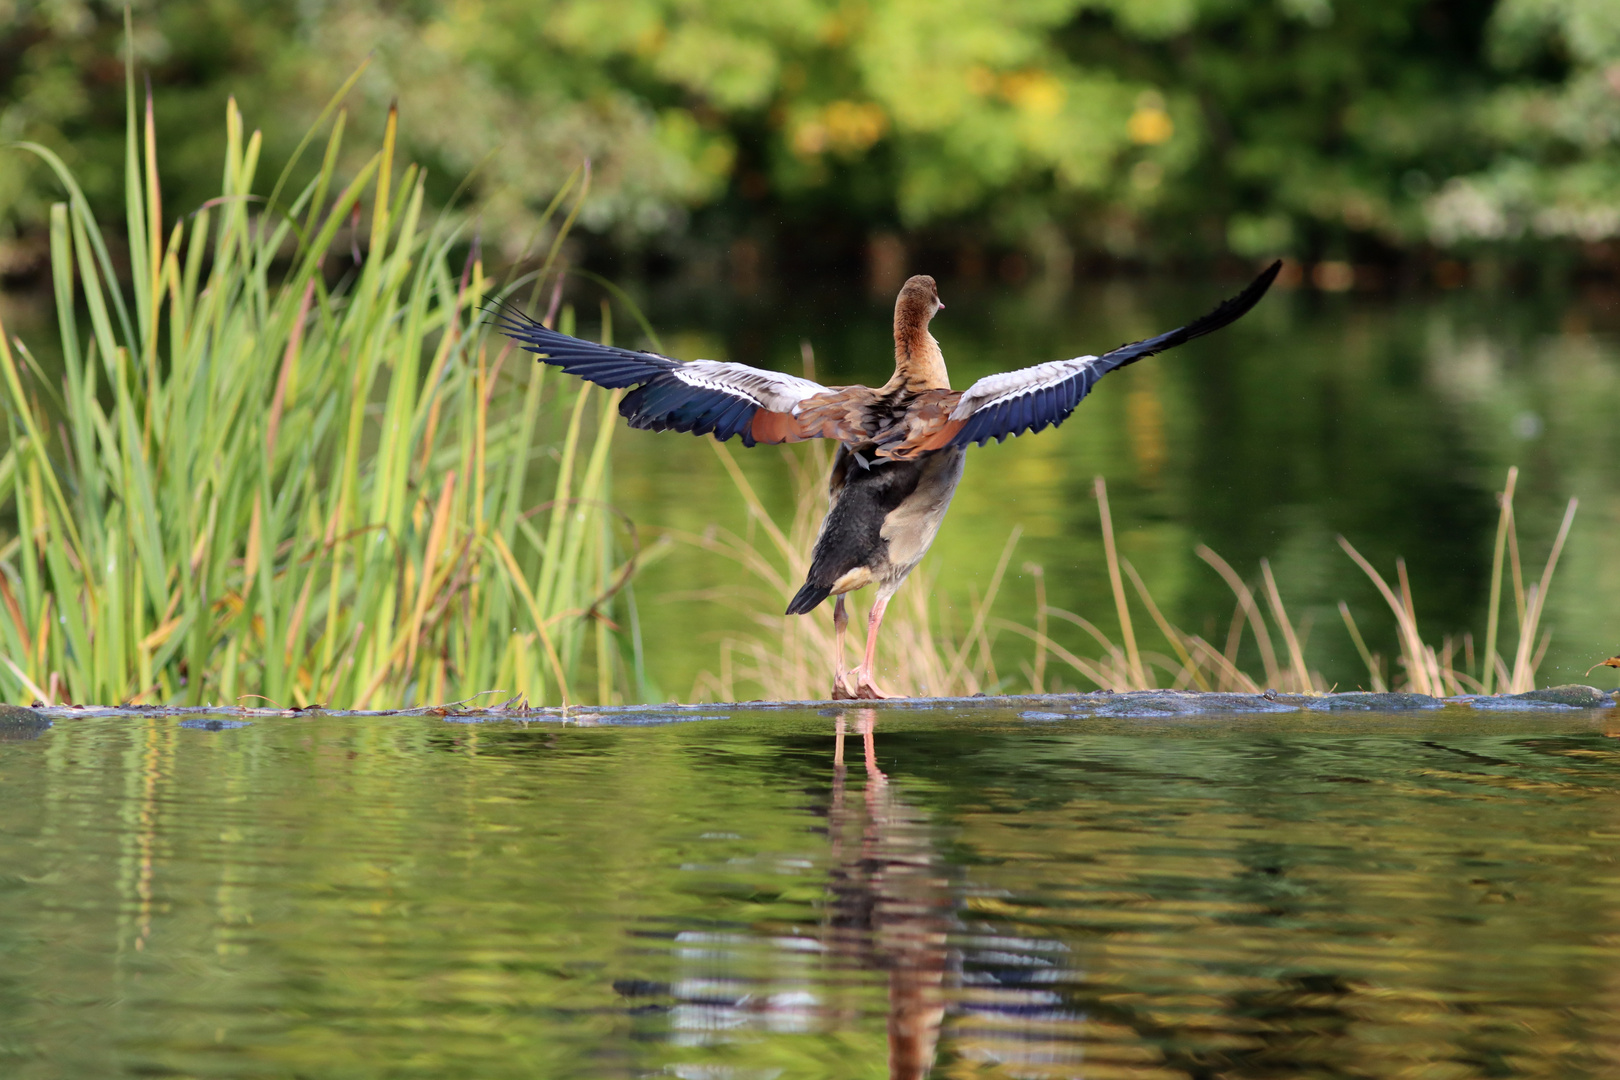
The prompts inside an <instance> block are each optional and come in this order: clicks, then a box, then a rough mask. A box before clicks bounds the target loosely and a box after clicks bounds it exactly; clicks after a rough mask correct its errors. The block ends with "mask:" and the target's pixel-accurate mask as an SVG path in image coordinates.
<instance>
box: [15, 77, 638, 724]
mask: <svg viewBox="0 0 1620 1080" xmlns="http://www.w3.org/2000/svg"><path fill="white" fill-rule="evenodd" d="M358 74H359V73H358V72H357V73H356V75H357V76H358ZM352 82H353V79H351V80H350V84H348V85H352ZM348 85H345V87H344V88H343V90H342V91H340V92H339V94H338V95H337V96H336V97H334V98H333V101H332V104H331V105H329V106H328V110H327V114H325V115H323V117H322V120H321V122H320V124H321V125H324V124H325V122H326V121H327V120H328V119H331V120H332V123H331V127H330V131H329V135H328V138H327V140H326V150H325V154H324V156H323V160H322V163H321V166H320V168H319V170H318V172H317V173H316V175H315V176H314V178H313V179H311V180H309V181H308V183H306V184H304V185H303V186H302V188H299V189H292V190H289V177H290V176H291V175H292V173H293V170H294V168H295V166H296V162H297V159H296V157H295V159H294V162H293V163H290V164H289V165H288V167H287V170H286V171H285V172H284V173H283V174H282V176H281V177H280V179H279V180H278V181H277V182H276V184H275V185H274V187H273V189H272V193H271V194H270V195H269V196H268V198H261V197H260V196H258V195H257V194H255V183H256V174H257V168H258V161H259V150H260V145H261V139H260V135H259V133H258V132H253V133H252V134H247V133H246V132H245V129H244V124H243V119H242V116H241V114H240V112H239V111H238V110H237V108H236V105H235V102H234V101H232V102H231V104H230V105H229V107H228V109H227V114H226V150H225V160H224V167H223V175H222V184H221V191H220V195H219V197H218V198H217V199H213V200H210V201H209V202H208V203H207V204H205V205H204V206H203V207H202V208H201V209H199V210H197V211H196V212H195V213H194V214H192V215H190V216H189V217H173V218H172V219H166V218H165V216H164V207H163V202H162V194H161V190H160V187H159V184H158V161H157V151H156V144H157V136H156V127H155V123H154V119H153V110H152V104H151V101H150V97H148V100H147V103H146V109H145V115H144V122H141V121H140V120H139V119H138V117H137V110H136V99H135V93H134V87H133V78H132V77H131V79H130V82H129V86H128V90H127V94H128V113H129V118H128V119H129V132H128V140H127V154H126V209H127V219H128V237H127V244H128V252H129V264H130V265H129V270H128V272H129V278H130V289H129V295H128V296H125V295H124V293H123V290H122V289H121V287H120V285H119V284H118V277H117V275H116V274H115V265H114V262H113V260H112V258H111V257H110V255H109V250H108V246H107V244H106V243H105V241H104V239H103V236H102V233H101V231H100V228H99V227H98V225H97V223H96V221H95V219H94V217H93V215H92V214H91V211H90V208H89V205H88V203H87V202H86V200H85V197H84V195H83V193H82V192H81V190H80V189H79V186H78V185H77V183H76V182H75V180H74V178H73V176H72V175H71V173H70V172H69V170H68V169H67V168H66V167H65V166H64V164H63V163H62V162H61V161H60V160H59V159H58V158H57V157H56V156H55V155H53V154H52V153H51V152H50V151H49V150H47V149H46V148H44V147H41V146H37V145H27V144H24V145H23V146H22V147H21V150H22V151H24V152H32V153H34V154H36V155H38V156H39V157H41V158H43V159H44V160H45V161H46V162H47V164H48V165H49V166H50V167H51V168H52V169H53V170H54V171H55V173H56V175H57V177H58V178H59V180H60V182H61V184H62V186H63V188H64V189H65V190H66V192H67V201H66V202H64V203H60V204H58V205H56V206H55V207H53V209H52V212H51V255H52V276H53V283H54V287H55V293H56V302H57V309H58V312H59V324H60V336H61V352H62V356H63V364H64V370H63V372H62V373H61V377H60V380H59V382H60V391H58V389H57V387H56V386H55V385H53V383H56V382H57V381H58V380H57V379H54V378H52V377H51V375H49V374H47V372H46V371H45V369H44V368H43V367H42V365H41V364H40V363H39V361H38V360H36V358H35V357H34V355H33V354H32V353H31V352H30V351H29V350H28V349H27V347H26V346H25V345H24V344H23V343H21V342H17V343H15V345H13V344H11V343H10V342H9V341H8V339H7V336H6V335H5V333H4V330H3V328H0V375H3V379H4V386H3V387H0V398H3V401H4V406H5V415H6V422H7V424H8V425H9V429H10V444H9V446H8V448H7V449H6V451H5V453H4V455H3V456H0V508H3V512H4V513H5V514H7V515H8V516H10V517H11V518H12V520H13V521H14V525H13V526H12V527H11V528H10V529H9V532H10V535H9V536H0V601H3V603H0V654H3V657H4V662H3V663H0V693H3V694H4V696H5V697H6V698H8V699H10V700H14V701H24V702H26V701H29V700H32V699H36V698H38V699H42V700H44V701H47V702H60V701H78V702H101V703H111V702H121V701H134V702H147V703H154V702H174V703H189V704H198V703H203V702H214V703H222V702H223V703H235V702H237V701H239V700H242V699H246V698H250V697H251V698H267V699H270V700H271V701H273V702H275V703H277V704H280V705H285V706H308V705H313V704H326V705H328V706H333V707H339V706H341V707H358V708H364V707H385V706H386V707H393V706H399V705H403V704H410V703H422V702H434V701H445V700H448V699H451V698H457V697H465V696H467V695H469V694H474V693H477V692H481V691H488V690H494V689H497V688H498V689H500V690H504V691H505V692H506V693H507V694H508V695H513V696H515V695H522V696H523V697H526V698H527V700H528V701H529V702H530V703H535V704H538V703H542V702H555V701H563V702H565V703H566V701H567V700H568V698H569V697H570V695H574V696H577V695H579V694H580V693H581V687H580V685H579V684H580V682H581V681H582V680H586V679H590V678H591V677H592V676H593V675H594V683H595V685H594V687H592V690H594V692H595V694H594V696H596V697H598V698H600V699H603V700H606V699H609V698H611V697H612V696H613V695H614V694H616V693H619V692H621V690H622V688H623V687H624V685H625V683H626V681H627V679H628V676H627V674H626V671H625V667H626V665H625V664H623V663H622V662H621V661H620V659H619V648H618V635H617V634H616V632H615V629H614V627H615V624H614V623H613V622H612V617H611V615H612V605H613V603H614V602H615V596H614V594H615V592H616V591H617V589H618V587H619V586H620V585H622V583H623V582H624V581H625V580H626V577H627V574H628V567H627V566H626V565H625V562H624V560H623V559H621V558H620V557H619V556H618V555H616V554H615V552H616V551H617V549H618V548H619V547H620V546H621V544H620V542H619V540H618V534H619V531H620V530H619V526H618V524H617V520H616V518H615V517H614V516H613V514H612V513H611V511H610V510H609V509H608V508H607V504H606V500H605V498H604V495H605V493H606V491H607V490H609V487H610V483H611V475H610V469H609V449H610V447H611V444H612V436H613V432H614V430H615V424H614V423H613V422H612V421H613V419H614V417H613V411H614V405H615V400H614V398H613V397H612V396H611V395H606V394H603V393H601V392H600V391H597V390H593V389H591V388H589V387H577V388H576V387H574V386H569V387H566V388H565V389H566V396H565V397H563V398H562V399H561V400H557V401H553V400H549V399H548V398H547V396H546V394H545V389H546V388H545V381H546V371H547V369H546V367H545V366H544V365H540V364H533V363H530V362H528V358H527V357H526V356H525V355H524V354H522V353H511V352H510V351H509V347H506V346H502V347H499V348H496V349H492V348H491V345H490V342H489V341H487V340H486V334H485V331H484V319H485V316H484V313H483V311H482V306H483V297H484V296H485V294H486V293H487V292H490V291H492V288H493V287H492V283H491V282H490V281H489V280H488V279H487V278H486V276H485V271H484V267H483V265H482V262H481V261H480V259H479V257H478V256H477V245H476V244H473V245H471V247H472V253H471V254H468V255H467V256H466V257H465V258H464V259H462V258H459V257H458V258H456V259H454V260H453V259H452V253H453V252H460V251H465V250H466V249H467V248H468V246H469V245H468V243H467V241H466V240H465V239H464V238H462V237H461V236H460V235H459V234H458V232H457V231H456V229H455V228H454V227H453V226H452V225H451V224H450V223H449V222H448V221H447V220H446V219H443V218H441V219H439V220H437V221H434V222H431V223H429V222H426V221H424V214H423V206H424V185H423V175H422V172H421V170H420V169H418V168H417V167H416V166H409V167H406V168H404V169H403V170H402V171H401V172H400V173H399V175H397V176H396V173H395V165H396V163H395V160H394V147H395V134H396V130H397V116H396V115H395V114H392V113H391V114H390V116H389V120H388V124H387V128H386V130H385V132H384V135H383V140H382V145H381V146H380V147H379V148H378V149H377V150H376V152H375V153H373V154H372V155H371V157H370V159H369V160H368V161H367V162H366V163H365V165H364V166H363V167H362V168H361V169H360V170H359V171H358V173H356V174H355V175H354V176H353V177H351V178H348V179H347V180H346V181H345V180H344V179H343V178H341V177H339V176H338V175H337V173H336V168H335V163H336V161H337V160H338V154H339V149H340V147H341V146H342V144H343V141H344V138H345V114H344V113H343V112H342V111H341V110H340V109H338V107H337V105H338V102H339V101H340V100H341V97H342V94H343V92H346V90H347V89H348ZM316 130H319V125H318V128H317V129H316ZM314 134H315V130H312V132H311V135H314ZM305 141H306V144H307V143H308V142H309V141H310V139H309V138H308V137H306V140H305ZM588 183H589V176H588V173H583V174H582V173H576V174H575V177H574V178H573V179H572V180H571V181H570V183H569V187H567V188H565V189H564V190H563V192H561V193H559V194H558V196H557V198H556V199H555V200H554V201H553V203H552V205H551V207H550V208H549V209H548V210H547V212H546V219H547V221H548V223H549V227H550V231H551V234H552V235H553V236H554V237H555V240H554V242H553V243H552V244H551V245H550V256H549V257H548V258H547V259H546V261H545V264H544V265H543V266H542V267H541V268H540V269H539V270H538V271H537V272H536V273H535V274H533V275H530V277H529V281H530V282H531V283H532V284H533V287H534V294H535V295H541V296H543V295H545V292H543V291H542V290H543V289H546V288H549V291H550V295H551V297H552V312H551V317H552V318H553V319H557V318H559V317H560V319H561V322H562V324H563V325H562V328H563V329H565V330H569V329H571V328H572V322H573V320H572V315H571V312H569V311H567V310H566V309H565V310H562V311H560V312H559V310H558V304H557V297H558V295H559V294H560V287H559V286H560V278H559V270H558V263H557V253H558V250H559V245H560V242H561V238H562V236H563V235H564V234H565V233H566V231H567V226H568V225H569V224H570V223H571V222H572V215H571V214H569V215H566V220H562V221H560V222H558V221H554V220H553V219H554V218H562V217H564V214H563V213H562V211H563V209H565V203H566V201H567V198H568V196H569V195H570V192H572V196H573V202H572V206H573V209H574V210H575V211H577V209H578V205H579V201H580V200H581V199H582V198H583V196H584V192H585V189H586V188H587V187H588ZM284 191H287V192H288V196H287V198H286V199H285V200H283V198H282V193H283V192H284ZM77 304H82V306H83V310H84V311H85V312H86V313H87V315H88V320H87V321H88V327H89V332H88V334H87V335H86V336H85V337H84V338H83V339H82V340H81V335H80V326H79V324H78V322H77V321H76V319H75V307H76V305H77ZM608 326H610V322H609V321H608V320H607V319H604V327H605V328H606V327H608ZM604 332H605V333H606V332H607V331H606V329H605V331H604ZM505 387H510V389H511V390H512V391H513V392H512V393H509V394H507V393H502V392H500V391H502V389H503V388H505ZM553 422H554V423H555V430H556V431H557V436H558V437H557V445H555V446H554V447H542V446H539V445H537V440H538V438H539V436H540V434H541V432H542V429H543V428H547V427H549V426H550V425H551V424H552V423H553ZM541 458H547V459H549V460H540V459H541ZM542 485H544V486H543V487H542ZM536 493H538V494H536ZM548 496H549V498H548ZM526 500H527V501H526ZM531 502H532V503H533V504H535V505H531Z"/></svg>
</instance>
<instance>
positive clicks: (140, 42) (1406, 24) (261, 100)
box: [0, 0, 1620, 258]
mask: <svg viewBox="0 0 1620 1080" xmlns="http://www.w3.org/2000/svg"><path fill="white" fill-rule="evenodd" d="M133 22H134V26H135V32H134V37H133V41H132V42H130V43H128V44H130V45H132V47H133V52H134V55H135V59H136V64H137V66H138V68H139V69H140V70H141V71H143V72H146V73H149V75H150V78H151V80H152V82H153V84H154V87H155V94H156V101H157V116H158V123H159V128H160V131H161V132H162V133H163V137H164V138H165V139H166V140H167V141H168V142H169V144H170V147H171V149H170V151H169V153H168V154H167V155H166V160H167V161H168V162H169V163H170V168H171V169H172V170H173V172H172V174H170V175H165V177H164V182H165V184H166V186H167V189H168V191H169V192H170V195H171V197H173V198H178V199H179V200H180V204H181V205H185V204H186V202H187V200H191V201H192V202H201V201H202V199H203V198H205V197H206V196H205V194H204V193H205V192H207V191H208V190H209V188H210V186H211V185H212V184H214V183H216V182H217V181H216V178H215V177H214V176H213V169H214V165H213V162H215V161H217V160H218V153H217V144H218V142H219V140H220V139H221V138H222V137H223V136H222V134H221V128H222V125H221V124H220V123H219V120H218V118H219V117H220V116H221V115H222V114H223V108H224V99H225V97H226V95H227V94H235V95H236V97H237V99H238V100H239V101H240V102H241V104H242V107H243V109H244V112H245V113H246V114H247V116H248V118H249V121H250V123H256V124H257V125H258V126H260V127H262V128H263V129H264V131H265V136H266V147H265V154H266V157H267V160H269V161H270V162H271V163H274V162H275V159H276V158H277V156H278V155H279V156H281V157H283V158H284V157H285V156H286V155H287V154H288V153H290V151H291V149H292V147H293V145H294V144H295V143H296V141H297V140H298V138H299V137H300V136H301V135H302V133H303V131H304V129H305V127H306V125H307V124H308V123H309V122H311V121H312V120H313V118H314V117H315V116H316V115H317V114H318V112H319V110H320V108H321V106H322V105H323V104H324V102H325V101H326V99H327V98H328V97H329V96H330V95H331V94H332V92H333V91H334V89H335V88H336V87H337V86H339V85H340V84H341V83H342V82H343V80H344V78H345V77H346V76H347V75H348V74H349V73H350V72H351V71H352V70H354V69H355V68H356V67H357V66H359V65H360V64H361V63H362V62H363V61H365V59H366V58H367V57H368V56H370V57H371V58H372V60H371V64H370V67H369V68H368V70H367V71H366V73H365V74H364V76H363V77H362V78H361V80H360V82H359V83H358V84H357V87H356V90H355V92H354V93H353V94H352V95H351V101H350V102H349V104H350V106H351V108H352V109H353V110H354V115H352V116H351V121H350V122H351V123H354V122H360V123H378V124H380V116H381V112H382V110H383V109H385V108H386V107H387V104H388V103H389V101H390V100H392V99H396V98H397V99H398V101H399V103H400V108H401V113H402V125H401V136H402V138H403V139H404V140H405V144H406V149H407V151H408V152H409V153H410V154H411V155H412V156H414V158H415V159H417V160H420V161H422V162H424V163H425V164H426V165H427V166H428V168H429V170H430V174H431V175H432V176H433V177H434V182H435V184H436V185H437V186H436V188H435V192H436V194H437V196H438V198H439V199H440V200H448V199H449V198H450V196H451V194H452V193H453V192H454V191H455V190H456V189H457V188H458V186H460V185H462V184H463V182H464V181H466V182H467V186H466V189H465V195H464V198H465V199H466V203H467V205H468V206H469V208H470V209H472V210H473V211H475V212H476V213H477V214H479V215H480V217H481V218H482V220H483V221H484V223H485V228H486V235H501V236H509V237H513V238H514V239H513V240H511V241H510V243H512V244H513V245H519V246H520V245H521V243H522V240H521V238H522V236H523V234H524V231H525V230H524V226H525V225H526V224H531V223H532V222H533V220H535V219H536V218H537V217H538V214H539V211H540V210H541V209H543V207H544V206H545V205H546V203H547V201H548V200H549V199H550V197H551V196H552V195H553V194H554V193H555V192H556V191H557V190H558V188H559V186H560V185H561V183H562V182H563V180H564V178H565V177H566V176H567V175H568V174H569V173H570V172H571V171H572V170H573V169H574V168H575V167H576V166H577V165H578V164H579V162H580V161H581V160H582V159H584V158H589V159H590V160H591V162H592V165H593V174H594V175H593V187H592V194H591V197H590V199H589V201H588V202H587V204H586V207H585V210H584V213H583V217H582V223H583V224H584V225H585V226H586V227H588V228H590V229H592V230H594V231H596V232H598V233H606V234H608V235H610V236H612V237H614V238H615V239H617V240H618V241H620V242H623V243H632V244H633V243H638V242H642V241H645V240H646V239H648V238H652V237H657V236H660V235H667V234H671V233H678V232H680V231H681V230H682V229H683V228H685V227H687V226H688V225H689V223H690V222H692V221H693V220H694V215H696V220H699V221H707V222H712V223H714V228H716V229H718V230H720V231H722V232H723V231H724V230H726V229H730V230H734V231H735V230H739V229H742V228H745V227H747V226H748V223H750V222H752V221H757V220H771V221H779V220H793V219H798V220H801V221H811V222H818V223H841V224H842V225H844V226H846V227H848V228H850V229H853V230H858V231H863V232H869V231H873V230H899V231H914V230H929V229H935V230H955V231H958V232H965V233H968V234H971V235H973V236H975V237H977V238H979V239H981V240H985V241H989V242H995V243H1005V244H1012V245H1029V244H1033V243H1037V242H1039V239H1040V238H1041V237H1043V236H1057V237H1060V238H1062V239H1063V242H1065V243H1070V244H1078V245H1080V246H1082V247H1084V248H1087V249H1094V250H1100V251H1103V252H1107V253H1110V254H1113V255H1116V256H1122V257H1147V258H1153V257H1159V256H1164V255H1176V256H1179V255H1189V256H1195V257H1196V256H1209V255H1216V254H1222V253H1235V254H1238V255H1243V256H1256V255H1261V254H1269V253H1292V254H1296V255H1302V256H1306V257H1316V258H1360V257H1364V256H1366V255H1368V254H1369V253H1374V254H1376V253H1378V252H1393V251H1400V250H1404V249H1410V248H1413V247H1417V246H1426V245H1432V246H1438V247H1441V248H1463V249H1467V248H1470V247H1472V246H1477V245H1482V244H1484V245H1503V244H1524V243H1537V242H1546V241H1551V242H1567V241H1579V242H1593V241H1603V240H1608V239H1610V238H1613V237H1616V236H1620V5H1617V4H1615V3H1614V2H1613V0H1500V2H1498V3H1496V4H1495V5H1494V6H1493V5H1487V4H1477V3H1470V2H1468V0H1360V2H1358V3H1347V2H1344V0H1258V2H1257V0H771V2H769V3H761V2H759V0H543V2H536V0H403V2H384V0H347V2H339V0H310V2H305V3H300V4H296V5H293V4H289V5H265V4H257V3H252V2H249V0H163V2H162V3H157V2H156V0H147V2H144V3H137V4H135V5H134V10H133ZM0 27H3V29H0V139H4V140H7V141H10V140H16V139H32V140H36V141H39V142H42V143H45V144H46V145H48V146H50V147H52V148H53V149H55V150H56V151H57V152H59V153H60V154H62V155H63V156H64V157H65V158H66V159H67V160H68V162H69V164H70V165H71V166H72V167H73V168H74V169H75V170H76V171H77V172H78V174H79V175H80V176H81V177H82V178H84V180H85V181H86V185H87V188H89V190H90V191H91V193H92V197H93V198H98V197H99V198H101V199H103V200H105V201H106V204H107V205H108V206H109V207H111V208H116V207H117V206H118V192H119V190H120V188H119V183H118V181H119V173H120V170H121V167H122V166H121V163H122V157H123V152H122V130H123V109H122V93H121V90H122V82H123V63H124V60H123V56H124V46H125V44H126V42H125V40H124V31H123V15H122V10H121V8H120V7H119V6H116V5H113V4H110V3H100V2H93V0H0ZM4 161H5V166H4V168H0V234H3V232H6V231H8V232H11V233H17V232H22V231H26V230H29V229H31V228H34V227H36V226H37V225H38V223H39V222H41V221H42V220H43V218H44V215H45V213H46V207H47V205H48V203H49V202H50V201H52V200H54V199H56V198H58V197H59V194H58V193H57V191H56V190H55V187H54V181H53V179H52V178H51V176H50V175H49V173H48V172H47V171H46V170H44V169H43V168H37V167H32V166H31V165H30V164H28V163H27V161H26V159H25V157H24V155H21V154H18V153H16V152H15V151H11V152H8V153H7V154H6V157H5V158H4ZM469 177H470V180H469V179H468V178H469ZM114 212H116V209H114Z"/></svg>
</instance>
